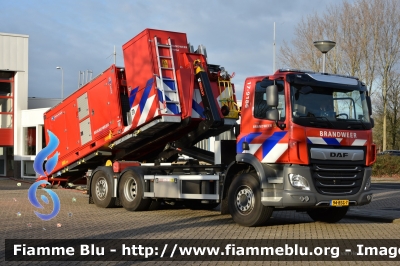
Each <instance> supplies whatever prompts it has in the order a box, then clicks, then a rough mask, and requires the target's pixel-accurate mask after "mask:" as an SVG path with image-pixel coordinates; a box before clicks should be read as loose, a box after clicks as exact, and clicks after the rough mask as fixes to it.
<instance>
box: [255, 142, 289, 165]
mask: <svg viewBox="0 0 400 266" xmlns="http://www.w3.org/2000/svg"><path fill="white" fill-rule="evenodd" d="M288 147H289V145H288V143H278V144H276V145H275V146H274V147H273V148H272V149H271V150H270V151H269V153H268V154H267V155H265V157H264V158H263V159H262V161H261V162H263V163H275V162H276V161H277V160H278V159H279V157H281V156H282V154H283V153H284V152H285V151H286V150H287V149H288Z"/></svg>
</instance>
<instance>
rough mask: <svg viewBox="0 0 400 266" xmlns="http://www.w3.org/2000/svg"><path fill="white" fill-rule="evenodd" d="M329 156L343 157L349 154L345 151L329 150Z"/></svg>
mask: <svg viewBox="0 0 400 266" xmlns="http://www.w3.org/2000/svg"><path fill="white" fill-rule="evenodd" d="M330 156H331V157H338V158H344V157H347V156H349V154H348V153H347V152H331V153H330Z"/></svg>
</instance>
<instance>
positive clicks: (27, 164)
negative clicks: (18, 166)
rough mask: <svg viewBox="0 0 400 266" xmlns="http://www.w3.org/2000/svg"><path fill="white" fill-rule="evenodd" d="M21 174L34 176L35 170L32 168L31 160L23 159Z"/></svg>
mask: <svg viewBox="0 0 400 266" xmlns="http://www.w3.org/2000/svg"><path fill="white" fill-rule="evenodd" d="M23 175H24V176H36V172H35V170H34V169H33V161H23Z"/></svg>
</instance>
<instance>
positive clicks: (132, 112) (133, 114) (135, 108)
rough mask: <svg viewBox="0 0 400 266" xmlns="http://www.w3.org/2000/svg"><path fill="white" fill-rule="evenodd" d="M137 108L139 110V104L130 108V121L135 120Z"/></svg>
mask: <svg viewBox="0 0 400 266" xmlns="http://www.w3.org/2000/svg"><path fill="white" fill-rule="evenodd" d="M138 108H139V104H137V105H136V106H134V107H132V108H131V116H132V121H133V120H135V117H136V114H137V109H138Z"/></svg>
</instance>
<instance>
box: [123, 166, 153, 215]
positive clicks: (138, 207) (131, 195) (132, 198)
mask: <svg viewBox="0 0 400 266" xmlns="http://www.w3.org/2000/svg"><path fill="white" fill-rule="evenodd" d="M143 183H144V180H143V178H142V177H141V176H140V175H139V174H137V173H135V172H133V171H127V172H126V173H125V174H123V176H122V177H121V179H120V183H119V187H118V192H119V198H120V201H121V204H122V206H123V207H124V208H125V209H126V210H128V211H145V210H148V209H149V207H150V205H151V203H152V199H144V198H143V196H144V191H143V187H144V184H143Z"/></svg>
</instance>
